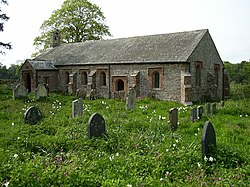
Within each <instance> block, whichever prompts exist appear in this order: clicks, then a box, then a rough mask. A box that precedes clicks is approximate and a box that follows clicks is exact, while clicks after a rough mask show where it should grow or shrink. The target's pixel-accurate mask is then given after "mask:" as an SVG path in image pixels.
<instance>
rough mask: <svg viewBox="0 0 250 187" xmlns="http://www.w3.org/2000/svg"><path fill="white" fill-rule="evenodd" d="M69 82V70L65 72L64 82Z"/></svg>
mask: <svg viewBox="0 0 250 187" xmlns="http://www.w3.org/2000/svg"><path fill="white" fill-rule="evenodd" d="M68 83H69V72H67V71H66V72H65V84H68Z"/></svg>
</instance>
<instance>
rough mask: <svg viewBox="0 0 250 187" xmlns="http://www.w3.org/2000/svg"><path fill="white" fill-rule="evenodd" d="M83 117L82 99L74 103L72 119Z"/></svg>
mask: <svg viewBox="0 0 250 187" xmlns="http://www.w3.org/2000/svg"><path fill="white" fill-rule="evenodd" d="M81 115H83V103H82V100H81V99H77V100H74V101H72V117H73V118H75V117H77V116H81Z"/></svg>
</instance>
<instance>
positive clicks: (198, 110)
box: [197, 106, 203, 119]
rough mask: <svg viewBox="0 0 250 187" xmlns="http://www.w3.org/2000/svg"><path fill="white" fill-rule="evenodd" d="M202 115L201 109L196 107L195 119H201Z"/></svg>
mask: <svg viewBox="0 0 250 187" xmlns="http://www.w3.org/2000/svg"><path fill="white" fill-rule="evenodd" d="M202 114H203V107H202V106H198V107H197V119H201V116H202Z"/></svg>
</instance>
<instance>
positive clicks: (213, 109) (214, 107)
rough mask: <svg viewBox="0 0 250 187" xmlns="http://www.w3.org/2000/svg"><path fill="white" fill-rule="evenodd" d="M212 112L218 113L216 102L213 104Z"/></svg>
mask: <svg viewBox="0 0 250 187" xmlns="http://www.w3.org/2000/svg"><path fill="white" fill-rule="evenodd" d="M212 113H213V114H215V113H216V103H213V104H212Z"/></svg>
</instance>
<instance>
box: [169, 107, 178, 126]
mask: <svg viewBox="0 0 250 187" xmlns="http://www.w3.org/2000/svg"><path fill="white" fill-rule="evenodd" d="M177 125H178V109H177V108H171V109H170V111H169V128H170V129H171V130H176V129H177Z"/></svg>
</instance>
